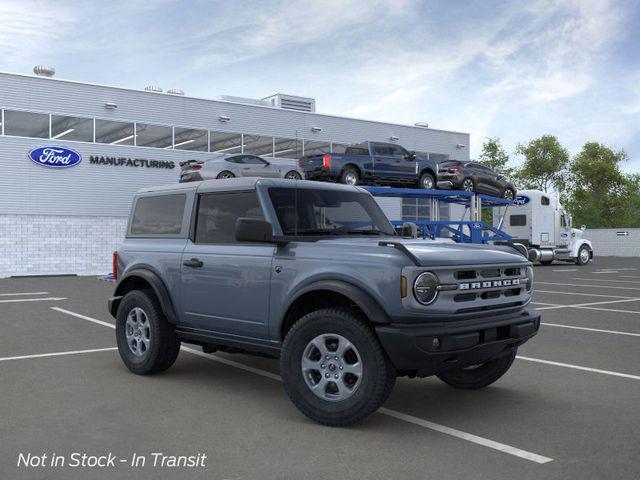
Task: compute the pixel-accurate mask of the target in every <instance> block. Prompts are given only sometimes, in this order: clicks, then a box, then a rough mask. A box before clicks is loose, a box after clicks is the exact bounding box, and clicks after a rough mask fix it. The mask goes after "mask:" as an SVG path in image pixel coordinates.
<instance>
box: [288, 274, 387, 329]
mask: <svg viewBox="0 0 640 480" xmlns="http://www.w3.org/2000/svg"><path fill="white" fill-rule="evenodd" d="M316 290H329V291H331V292H335V293H338V294H340V295H343V296H345V297H347V298H349V299H350V300H351V301H352V302H353V303H355V304H356V305H357V306H358V308H360V310H362V312H363V313H364V314H365V315H366V316H367V318H368V319H369V321H371V322H372V323H391V319H390V318H389V315H387V312H385V311H384V309H383V308H382V307H381V306H380V304H379V303H378V302H377V301H376V300H375V299H374V298H373V297H372V296H371V295H369V294H368V293H367V292H365V291H364V290H363V289H362V288H360V287H358V286H356V285H354V284H352V283H349V282H345V281H344V280H318V281H316V282H313V283H311V284H309V285H307V286H306V287H303V288H301V289H300V290H297V291H296V293H295V295H294V297H293V298H292V299H291V300H290V301H289V302H288V303H287V305H286V308H285V309H284V313H283V315H282V317H281V319H280V325H282V322H283V321H284V320H285V318H286V316H287V314H288V312H289V309H290V308H291V306H292V305H293V304H294V303H295V302H296V301H297V300H298V299H299V298H300V297H302V296H303V295H305V294H306V293H309V292H313V291H316Z"/></svg>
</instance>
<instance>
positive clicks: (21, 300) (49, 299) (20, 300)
mask: <svg viewBox="0 0 640 480" xmlns="http://www.w3.org/2000/svg"><path fill="white" fill-rule="evenodd" d="M58 300H66V298H65V297H46V298H12V299H10V300H0V303H19V302H48V301H52V302H57V301H58Z"/></svg>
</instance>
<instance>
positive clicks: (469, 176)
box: [438, 160, 517, 200]
mask: <svg viewBox="0 0 640 480" xmlns="http://www.w3.org/2000/svg"><path fill="white" fill-rule="evenodd" d="M438 180H439V182H438V188H452V189H456V190H463V191H465V192H475V193H484V194H485V195H492V196H495V197H502V198H505V199H507V200H513V199H514V198H516V192H517V190H516V187H515V185H514V184H513V183H511V182H510V181H509V180H508V179H507V178H506V177H505V176H504V175H502V174H500V173H498V172H496V171H495V170H493V169H492V168H490V167H488V166H486V165H483V164H482V163H479V162H463V161H460V160H445V161H443V162H440V164H439V173H438Z"/></svg>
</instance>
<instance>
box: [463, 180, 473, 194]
mask: <svg viewBox="0 0 640 480" xmlns="http://www.w3.org/2000/svg"><path fill="white" fill-rule="evenodd" d="M475 189H476V186H475V184H474V183H473V180H472V179H470V178H465V179H464V180H463V182H462V190H463V191H465V192H473V191H474V190H475Z"/></svg>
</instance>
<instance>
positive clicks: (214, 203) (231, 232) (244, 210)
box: [196, 191, 264, 243]
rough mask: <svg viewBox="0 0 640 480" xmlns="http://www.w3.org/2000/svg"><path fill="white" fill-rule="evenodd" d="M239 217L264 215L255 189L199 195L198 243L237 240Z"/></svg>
mask: <svg viewBox="0 0 640 480" xmlns="http://www.w3.org/2000/svg"><path fill="white" fill-rule="evenodd" d="M240 217H250V218H264V216H263V214H262V208H261V207H260V203H259V202H258V197H257V195H256V192H255V191H252V192H231V193H209V194H202V195H200V200H199V202H198V218H197V220H196V243H235V242H236V220H237V219H238V218H240Z"/></svg>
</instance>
